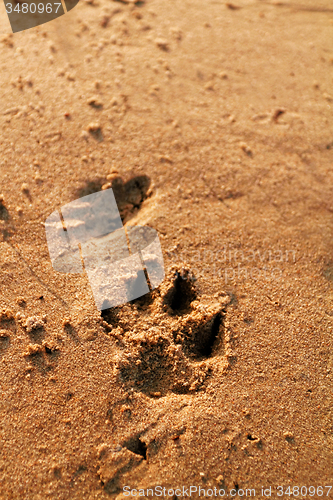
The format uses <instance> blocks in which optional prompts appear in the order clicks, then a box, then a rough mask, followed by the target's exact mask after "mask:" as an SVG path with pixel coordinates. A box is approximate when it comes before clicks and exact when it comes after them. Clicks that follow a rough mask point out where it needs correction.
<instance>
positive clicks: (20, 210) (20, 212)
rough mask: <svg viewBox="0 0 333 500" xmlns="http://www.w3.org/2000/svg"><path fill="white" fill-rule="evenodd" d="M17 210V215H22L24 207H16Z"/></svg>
mask: <svg viewBox="0 0 333 500" xmlns="http://www.w3.org/2000/svg"><path fill="white" fill-rule="evenodd" d="M16 212H17V215H22V214H23V209H22V207H16Z"/></svg>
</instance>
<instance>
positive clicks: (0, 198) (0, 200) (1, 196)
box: [0, 194, 5, 204]
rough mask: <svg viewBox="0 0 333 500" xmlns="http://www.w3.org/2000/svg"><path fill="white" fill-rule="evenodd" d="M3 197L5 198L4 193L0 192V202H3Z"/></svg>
mask: <svg viewBox="0 0 333 500" xmlns="http://www.w3.org/2000/svg"><path fill="white" fill-rule="evenodd" d="M4 199H5V198H4V195H3V194H0V204H3V202H4Z"/></svg>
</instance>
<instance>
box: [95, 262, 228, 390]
mask: <svg viewBox="0 0 333 500" xmlns="http://www.w3.org/2000/svg"><path fill="white" fill-rule="evenodd" d="M227 303H228V300H227V301H226V300H224V301H223V300H221V301H217V300H216V299H211V298H208V300H207V297H206V298H204V297H198V293H197V291H196V289H195V286H194V282H193V280H192V278H191V275H190V272H189V270H186V269H183V270H178V269H176V268H174V267H173V268H171V271H170V272H169V275H168V277H167V278H166V279H165V280H164V282H163V283H162V284H161V286H160V287H159V289H157V290H154V292H152V293H150V294H149V297H148V298H147V299H146V300H144V298H142V299H141V301H133V303H131V304H127V305H126V306H123V307H121V308H117V311H113V310H112V309H109V310H105V311H103V313H102V316H103V318H104V321H105V325H106V326H109V328H107V330H108V331H109V332H110V335H111V336H113V337H115V338H116V339H117V341H118V346H119V348H120V353H119V357H118V360H117V362H116V370H117V373H118V376H119V378H120V379H121V380H122V382H123V383H125V384H126V385H129V386H131V387H133V388H134V389H135V390H137V391H140V392H143V393H145V394H147V395H148V396H151V397H161V396H163V395H165V394H166V393H168V392H174V393H183V394H185V393H193V392H195V391H197V390H198V389H199V388H200V387H201V386H202V385H203V383H204V381H205V379H206V378H207V375H208V374H209V372H210V371H211V368H210V364H209V363H208V362H207V361H208V360H209V358H211V357H215V356H223V355H224V352H225V338H224V337H225V336H224V329H225V327H224V320H225V315H226V306H227ZM110 327H111V328H110Z"/></svg>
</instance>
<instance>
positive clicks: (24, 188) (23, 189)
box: [21, 182, 29, 194]
mask: <svg viewBox="0 0 333 500" xmlns="http://www.w3.org/2000/svg"><path fill="white" fill-rule="evenodd" d="M21 191H22V193H25V194H27V193H29V186H28V184H27V183H26V182H23V184H22V186H21Z"/></svg>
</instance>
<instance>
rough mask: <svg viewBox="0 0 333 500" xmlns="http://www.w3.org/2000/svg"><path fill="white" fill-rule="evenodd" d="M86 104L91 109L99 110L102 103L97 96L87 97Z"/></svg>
mask: <svg viewBox="0 0 333 500" xmlns="http://www.w3.org/2000/svg"><path fill="white" fill-rule="evenodd" d="M87 104H89V106H92V107H93V108H101V107H102V106H103V103H102V101H101V100H100V99H99V98H98V96H92V97H89V99H87Z"/></svg>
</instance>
